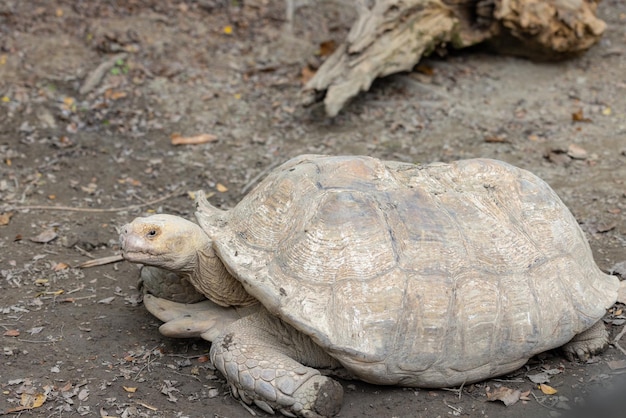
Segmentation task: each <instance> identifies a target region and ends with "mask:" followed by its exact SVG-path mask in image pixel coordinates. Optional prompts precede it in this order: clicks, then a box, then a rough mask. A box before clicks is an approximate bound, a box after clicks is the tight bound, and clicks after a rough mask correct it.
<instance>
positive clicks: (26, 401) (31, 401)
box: [20, 393, 46, 409]
mask: <svg viewBox="0 0 626 418" xmlns="http://www.w3.org/2000/svg"><path fill="white" fill-rule="evenodd" d="M45 401H46V395H44V394H43V393H36V394H34V395H32V394H29V393H22V397H21V399H20V405H22V406H23V407H24V408H27V409H33V408H39V407H40V406H41V405H43V403H44V402H45Z"/></svg>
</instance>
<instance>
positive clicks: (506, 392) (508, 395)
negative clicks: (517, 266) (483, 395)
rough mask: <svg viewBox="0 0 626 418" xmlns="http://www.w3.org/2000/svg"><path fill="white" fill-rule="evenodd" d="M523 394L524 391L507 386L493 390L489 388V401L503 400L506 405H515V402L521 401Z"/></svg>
mask: <svg viewBox="0 0 626 418" xmlns="http://www.w3.org/2000/svg"><path fill="white" fill-rule="evenodd" d="M487 389H489V388H487ZM521 395H522V392H520V391H519V389H511V388H507V387H505V386H501V387H499V388H495V389H494V390H492V391H490V390H487V400H488V401H492V402H493V401H502V403H504V405H506V406H509V405H513V404H514V403H515V402H517V401H519V399H520V396H521Z"/></svg>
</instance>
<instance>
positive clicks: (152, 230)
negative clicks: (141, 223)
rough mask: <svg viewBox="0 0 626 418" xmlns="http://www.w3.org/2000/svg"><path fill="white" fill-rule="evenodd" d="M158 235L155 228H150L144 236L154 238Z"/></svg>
mask: <svg viewBox="0 0 626 418" xmlns="http://www.w3.org/2000/svg"><path fill="white" fill-rule="evenodd" d="M157 235H158V231H157V230H156V229H150V230H148V232H146V237H148V238H154V237H156V236H157Z"/></svg>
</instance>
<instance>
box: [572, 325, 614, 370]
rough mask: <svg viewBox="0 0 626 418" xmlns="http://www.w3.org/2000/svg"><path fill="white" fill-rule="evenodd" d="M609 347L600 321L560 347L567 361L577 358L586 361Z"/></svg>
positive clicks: (607, 335)
mask: <svg viewBox="0 0 626 418" xmlns="http://www.w3.org/2000/svg"><path fill="white" fill-rule="evenodd" d="M608 345H609V333H608V331H607V330H606V327H605V326H604V323H603V322H602V321H598V322H596V323H595V324H594V325H593V326H592V327H591V328H589V329H588V330H586V331H583V332H581V333H580V334H578V335H576V336H575V337H574V338H572V339H571V341H570V342H568V343H567V344H565V345H564V346H563V347H562V350H563V353H564V354H565V357H567V359H568V360H569V361H574V359H575V358H577V359H578V360H580V361H587V360H588V359H589V357H591V356H592V355H594V354H598V353H601V352H602V351H604V350H605V349H606V348H607V347H608Z"/></svg>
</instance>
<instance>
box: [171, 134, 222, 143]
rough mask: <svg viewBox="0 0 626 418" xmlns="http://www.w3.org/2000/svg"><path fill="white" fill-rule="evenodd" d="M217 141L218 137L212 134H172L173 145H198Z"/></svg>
mask: <svg viewBox="0 0 626 418" xmlns="http://www.w3.org/2000/svg"><path fill="white" fill-rule="evenodd" d="M215 141H217V137H216V136H215V135H211V134H200V135H195V136H180V135H178V134H172V136H171V143H172V145H198V144H206V143H207V142H215Z"/></svg>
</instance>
